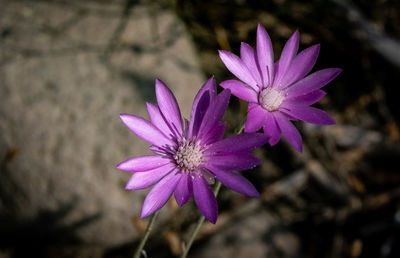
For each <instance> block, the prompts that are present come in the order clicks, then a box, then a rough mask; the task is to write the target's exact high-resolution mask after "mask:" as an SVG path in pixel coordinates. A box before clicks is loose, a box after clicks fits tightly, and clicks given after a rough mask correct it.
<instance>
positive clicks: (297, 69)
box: [280, 44, 320, 88]
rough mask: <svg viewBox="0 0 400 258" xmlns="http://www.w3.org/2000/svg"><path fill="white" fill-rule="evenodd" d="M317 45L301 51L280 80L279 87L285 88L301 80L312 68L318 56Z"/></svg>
mask: <svg viewBox="0 0 400 258" xmlns="http://www.w3.org/2000/svg"><path fill="white" fill-rule="evenodd" d="M319 48H320V46H319V44H317V45H314V46H311V47H309V48H307V49H305V50H303V51H301V52H300V53H299V54H298V55H297V56H296V57H295V58H294V59H293V61H292V62H291V64H290V66H289V68H288V69H287V72H286V73H285V76H283V78H282V79H281V82H280V85H281V88H282V87H286V86H289V85H291V84H292V83H294V82H296V81H297V80H299V79H301V78H303V77H304V76H305V75H307V74H308V73H309V72H310V71H311V69H312V68H313V67H314V65H315V62H316V61H317V58H318V54H319Z"/></svg>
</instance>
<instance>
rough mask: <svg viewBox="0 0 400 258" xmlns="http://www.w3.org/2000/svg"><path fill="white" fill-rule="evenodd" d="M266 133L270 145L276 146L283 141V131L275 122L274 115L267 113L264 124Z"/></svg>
mask: <svg viewBox="0 0 400 258" xmlns="http://www.w3.org/2000/svg"><path fill="white" fill-rule="evenodd" d="M263 129H264V133H265V134H266V135H268V136H269V140H268V142H269V144H270V145H271V146H274V145H275V144H277V143H278V142H279V140H280V139H281V130H280V129H279V127H278V124H277V123H276V121H275V118H274V115H273V114H272V113H270V112H267V113H266V115H265V123H264V127H263Z"/></svg>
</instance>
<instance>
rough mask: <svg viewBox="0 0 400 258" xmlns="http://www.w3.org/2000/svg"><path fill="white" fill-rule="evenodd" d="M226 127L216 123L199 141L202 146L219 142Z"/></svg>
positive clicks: (223, 124)
mask: <svg viewBox="0 0 400 258" xmlns="http://www.w3.org/2000/svg"><path fill="white" fill-rule="evenodd" d="M225 129H226V125H225V123H223V122H219V123H217V124H216V125H215V126H213V127H212V128H211V129H210V131H208V132H207V133H206V134H205V135H204V136H203V138H202V139H201V143H202V144H204V145H208V144H211V143H214V142H216V141H219V140H221V139H222V137H223V136H224V134H225Z"/></svg>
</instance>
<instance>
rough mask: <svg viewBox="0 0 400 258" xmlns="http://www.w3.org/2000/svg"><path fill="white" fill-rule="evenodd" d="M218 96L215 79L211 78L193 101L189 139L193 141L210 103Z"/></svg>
mask: <svg viewBox="0 0 400 258" xmlns="http://www.w3.org/2000/svg"><path fill="white" fill-rule="evenodd" d="M216 96H217V89H216V83H215V78H214V77H211V78H210V79H209V80H208V81H207V82H206V83H204V84H203V86H202V87H201V89H200V90H199V92H198V93H197V95H196V97H195V98H194V101H193V106H192V112H191V114H190V123H189V127H188V138H189V139H191V138H192V136H193V135H196V134H197V132H198V130H199V127H200V125H201V122H202V121H203V117H204V114H205V112H206V111H207V108H208V106H209V105H210V102H212V101H213V100H214V98H215V97H216Z"/></svg>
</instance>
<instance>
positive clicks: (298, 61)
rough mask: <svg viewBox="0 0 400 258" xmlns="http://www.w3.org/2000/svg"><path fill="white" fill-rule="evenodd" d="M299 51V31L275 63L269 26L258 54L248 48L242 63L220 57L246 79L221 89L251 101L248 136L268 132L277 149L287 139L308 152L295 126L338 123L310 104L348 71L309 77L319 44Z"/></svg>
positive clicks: (329, 71)
mask: <svg viewBox="0 0 400 258" xmlns="http://www.w3.org/2000/svg"><path fill="white" fill-rule="evenodd" d="M298 48H299V32H298V31H296V32H295V33H294V34H293V35H292V37H291V38H290V39H289V40H288V42H287V43H286V45H285V47H284V48H283V51H282V54H281V58H280V59H279V60H278V61H277V62H275V63H274V52H273V49H272V44H271V39H270V38H269V36H268V33H267V32H266V30H265V29H264V27H262V26H261V25H258V28H257V48H256V50H254V49H253V48H252V47H250V46H249V45H248V44H246V43H242V45H241V48H240V58H239V57H238V56H236V55H234V54H232V53H230V52H227V51H223V50H220V51H219V55H220V57H221V60H222V62H224V64H225V65H226V67H227V68H228V69H229V71H231V72H232V73H233V74H234V75H235V76H236V77H237V78H238V79H240V80H241V81H237V80H228V81H224V82H222V83H221V86H222V87H223V88H225V89H230V90H231V92H232V94H233V95H235V96H237V97H238V98H240V99H243V100H246V101H248V102H249V106H248V115H247V121H246V124H245V132H256V131H258V130H260V129H261V128H263V130H264V134H266V135H267V136H268V137H269V143H270V145H271V146H273V145H275V144H276V143H278V142H279V140H280V138H281V134H283V135H284V136H285V137H286V139H287V140H288V142H289V143H290V144H291V145H293V147H294V148H295V149H296V150H298V151H302V140H301V135H300V133H299V132H298V130H297V129H296V128H295V127H294V125H293V124H292V123H291V122H290V121H291V120H303V121H305V122H308V123H313V124H320V125H331V124H334V123H335V121H334V120H333V118H332V117H330V116H329V115H328V114H327V113H325V112H324V111H322V110H320V109H317V108H314V107H310V105H312V104H314V103H316V102H318V101H319V100H320V99H321V98H322V97H324V96H325V94H326V92H324V91H322V90H321V88H322V87H323V86H325V85H326V84H328V83H329V82H330V81H332V80H333V79H334V78H335V77H336V76H338V75H339V73H340V72H341V71H342V70H341V69H340V68H328V69H323V70H319V71H316V72H314V73H312V74H310V75H308V76H306V75H307V74H308V73H309V72H310V71H311V69H312V68H313V66H314V64H315V62H316V60H317V57H318V54H319V44H317V45H314V46H311V47H309V48H307V49H305V50H303V51H301V52H300V53H298V54H297V51H298Z"/></svg>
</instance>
